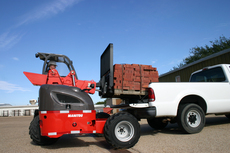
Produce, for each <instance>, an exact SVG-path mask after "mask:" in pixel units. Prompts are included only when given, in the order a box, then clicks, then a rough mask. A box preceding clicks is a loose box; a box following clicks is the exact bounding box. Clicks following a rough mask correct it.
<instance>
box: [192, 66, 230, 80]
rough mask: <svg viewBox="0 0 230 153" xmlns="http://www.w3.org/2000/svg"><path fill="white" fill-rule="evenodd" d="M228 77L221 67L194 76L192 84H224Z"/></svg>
mask: <svg viewBox="0 0 230 153" xmlns="http://www.w3.org/2000/svg"><path fill="white" fill-rule="evenodd" d="M224 81H226V77H225V75H224V72H223V70H222V68H221V67H216V68H212V69H205V70H203V71H201V72H198V73H195V74H193V75H192V77H191V80H190V82H224Z"/></svg>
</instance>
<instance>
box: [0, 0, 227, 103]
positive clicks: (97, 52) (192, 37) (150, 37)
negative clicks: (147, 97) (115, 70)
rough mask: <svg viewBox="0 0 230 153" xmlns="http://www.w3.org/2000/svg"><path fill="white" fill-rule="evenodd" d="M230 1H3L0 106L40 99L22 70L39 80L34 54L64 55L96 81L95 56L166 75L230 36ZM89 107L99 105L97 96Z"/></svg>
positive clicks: (38, 63)
mask: <svg viewBox="0 0 230 153" xmlns="http://www.w3.org/2000/svg"><path fill="white" fill-rule="evenodd" d="M229 6H230V1H229V0H220V1H218V0H202V1H201V0H193V1H186V0H161V1H159V0H37V1H31V0H20V1H17V0H0V55H1V60H0V103H9V104H12V105H27V104H29V100H30V99H37V98H38V90H39V87H37V86H33V85H32V84H31V83H30V82H29V80H28V79H27V78H26V77H25V76H24V74H23V71H27V72H34V73H41V72H42V64H43V62H42V61H41V60H39V59H37V58H35V53H37V52H47V53H57V54H64V55H67V56H68V57H69V58H70V59H71V60H72V61H73V64H74V67H75V70H76V72H77V75H78V78H79V79H81V80H94V81H96V82H98V81H99V77H100V56H101V54H102V52H103V51H104V49H105V48H106V47H107V45H108V44H109V43H113V44H114V64H115V63H116V64H125V63H127V64H133V63H135V64H147V65H152V66H153V67H156V68H157V69H158V72H159V74H163V73H166V72H168V71H169V70H170V69H172V68H173V67H174V66H177V64H179V63H180V62H182V60H183V59H184V58H185V57H187V56H189V50H190V49H191V48H193V47H196V46H204V45H206V44H207V45H209V44H210V43H209V41H213V40H216V39H218V38H219V37H220V36H225V37H227V38H229V37H230V18H229V15H230V9H229ZM92 98H93V100H94V102H98V101H100V100H101V99H100V97H99V96H98V93H97V92H96V93H95V94H94V95H92Z"/></svg>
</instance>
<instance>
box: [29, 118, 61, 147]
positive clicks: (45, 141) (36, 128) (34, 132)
mask: <svg viewBox="0 0 230 153" xmlns="http://www.w3.org/2000/svg"><path fill="white" fill-rule="evenodd" d="M29 135H30V138H31V139H32V140H33V142H34V143H36V144H38V145H50V144H53V143H55V142H56V141H57V140H58V138H49V137H46V136H41V130H40V125H39V116H38V115H37V116H35V117H34V119H33V120H32V121H31V123H30V127H29Z"/></svg>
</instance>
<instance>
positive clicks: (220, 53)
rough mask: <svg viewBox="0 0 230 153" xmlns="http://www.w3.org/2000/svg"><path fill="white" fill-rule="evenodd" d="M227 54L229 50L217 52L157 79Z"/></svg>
mask: <svg viewBox="0 0 230 153" xmlns="http://www.w3.org/2000/svg"><path fill="white" fill-rule="evenodd" d="M228 52H230V48H228V49H225V50H223V51H220V52H217V53H214V54H212V55H209V56H206V57H204V58H202V59H199V60H197V61H195V62H192V63H189V64H187V65H184V66H182V67H180V68H178V69H175V70H172V71H169V72H167V73H164V74H161V75H160V76H159V77H163V76H165V75H169V74H171V73H174V72H176V71H179V70H182V69H185V68H187V67H190V66H192V65H195V64H197V63H200V62H203V61H206V60H208V59H211V58H214V57H217V56H220V55H222V54H226V53H228ZM223 64H224V63H223Z"/></svg>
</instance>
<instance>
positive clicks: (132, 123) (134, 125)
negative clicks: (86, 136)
mask: <svg viewBox="0 0 230 153" xmlns="http://www.w3.org/2000/svg"><path fill="white" fill-rule="evenodd" d="M104 136H105V139H106V141H107V142H108V143H109V144H110V145H112V146H113V147H114V148H115V149H127V148H131V147H133V146H134V145H135V144H136V143H137V142H138V140H139V138H140V124H139V122H138V120H137V119H136V118H135V117H134V116H133V115H131V114H129V113H127V112H119V113H116V114H114V115H112V116H110V118H108V119H107V121H106V123H105V126H104Z"/></svg>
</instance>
